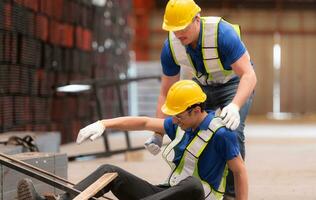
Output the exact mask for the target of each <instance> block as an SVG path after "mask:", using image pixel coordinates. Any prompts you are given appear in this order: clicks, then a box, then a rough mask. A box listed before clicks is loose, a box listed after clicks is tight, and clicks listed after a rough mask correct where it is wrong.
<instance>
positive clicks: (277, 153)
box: [61, 122, 316, 200]
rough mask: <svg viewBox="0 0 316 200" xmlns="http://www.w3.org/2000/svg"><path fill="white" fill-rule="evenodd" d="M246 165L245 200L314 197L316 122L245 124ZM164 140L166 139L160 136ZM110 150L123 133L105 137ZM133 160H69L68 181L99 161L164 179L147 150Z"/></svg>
mask: <svg viewBox="0 0 316 200" xmlns="http://www.w3.org/2000/svg"><path fill="white" fill-rule="evenodd" d="M150 134H151V133H148V132H135V133H132V135H131V139H132V146H135V147H136V146H141V145H142V144H143V142H144V141H145V140H146V138H147V137H148V136H149V135H150ZM246 138H247V140H246V149H247V157H246V166H247V170H248V176H249V199H251V200H252V199H255V200H298V199H299V200H303V199H304V200H316V156H315V155H316V123H307V124H301V123H300V124H296V123H287V124H279V123H277V124H276V123H269V124H267V123H251V122H250V123H248V125H247V128H246ZM165 140H166V138H165ZM110 145H111V149H120V148H124V146H125V145H124V137H123V135H122V134H111V135H110ZM103 149H104V147H103V141H102V140H97V141H95V142H90V141H89V142H86V143H84V144H82V145H76V144H67V145H63V146H62V147H61V151H62V152H65V153H68V155H77V154H80V153H89V152H90V153H91V152H100V151H102V150H103ZM135 154H136V160H133V161H126V155H124V154H120V155H115V156H112V157H108V158H100V159H94V160H89V161H74V162H70V163H69V170H68V172H69V173H68V176H69V180H71V181H73V182H77V181H79V180H81V179H82V178H84V177H85V176H86V175H88V174H89V173H90V172H92V171H93V170H94V169H96V168H97V167H98V166H99V165H101V164H104V163H110V164H114V165H117V166H120V167H121V168H124V169H126V170H128V171H130V172H132V173H134V174H135V175H137V176H139V177H142V178H144V179H146V180H148V181H150V182H152V183H154V184H158V183H160V182H162V181H163V180H164V178H165V177H167V175H168V172H169V169H168V166H167V164H166V163H164V161H163V160H162V158H161V154H159V155H158V156H152V155H150V154H149V153H148V152H147V151H146V150H143V151H138V152H135V153H134V155H135ZM107 196H108V197H113V195H111V194H109V195H107Z"/></svg>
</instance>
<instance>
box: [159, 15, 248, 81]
mask: <svg viewBox="0 0 316 200" xmlns="http://www.w3.org/2000/svg"><path fill="white" fill-rule="evenodd" d="M201 30H202V22H201ZM201 42H202V31H200V34H199V40H198V45H197V48H196V49H193V48H192V47H191V46H190V45H186V46H185V48H186V51H187V53H188V54H189V55H190V57H191V59H192V62H193V64H194V66H195V68H196V70H197V71H199V72H201V73H202V74H205V73H206V71H205V68H204V63H203V57H202V51H201V49H202V45H201ZM245 52H246V47H245V45H244V44H243V42H242V41H241V40H240V38H239V36H238V34H237V33H236V31H235V30H234V28H233V27H232V26H231V25H230V24H229V23H227V22H226V21H224V20H221V21H220V22H219V25H218V53H219V57H220V59H221V61H222V63H223V67H224V69H226V70H231V69H232V68H231V64H233V63H234V62H236V61H237V60H238V59H239V58H240V57H241V56H242V55H243V54H244V53H245ZM160 60H161V65H162V71H163V73H164V74H165V75H167V76H175V75H177V74H178V73H179V72H180V66H179V65H177V64H176V63H175V61H174V59H173V57H172V53H171V51H170V45H169V40H168V39H166V40H165V42H164V45H163V48H162V51H161V55H160Z"/></svg>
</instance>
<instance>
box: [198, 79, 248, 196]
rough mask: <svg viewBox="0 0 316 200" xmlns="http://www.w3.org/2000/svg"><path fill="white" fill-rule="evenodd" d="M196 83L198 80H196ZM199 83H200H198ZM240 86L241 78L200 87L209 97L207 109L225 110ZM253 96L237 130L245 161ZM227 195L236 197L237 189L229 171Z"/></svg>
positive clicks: (242, 114) (244, 107)
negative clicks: (246, 130)
mask: <svg viewBox="0 0 316 200" xmlns="http://www.w3.org/2000/svg"><path fill="white" fill-rule="evenodd" d="M195 81H196V80H195ZM196 82H197V83H198V81H196ZM238 84H239V78H238V77H236V78H234V79H233V80H230V81H228V82H227V83H225V84H217V85H209V86H203V85H200V86H201V87H202V89H203V91H204V92H205V93H206V95H207V99H206V109H211V110H216V109H218V108H221V109H223V108H224V107H225V106H227V105H228V104H229V103H231V101H232V100H233V98H234V96H235V95H236V92H237V88H238ZM253 96H254V95H253V94H252V95H251V96H250V97H249V99H248V100H247V102H246V103H245V104H244V105H243V107H241V108H240V111H239V114H240V124H239V126H238V128H237V129H236V130H235V132H236V133H237V136H238V143H239V144H238V145H239V148H240V154H241V156H242V158H243V159H245V154H246V150H245V134H244V128H245V121H246V117H247V115H248V111H249V109H250V106H251V104H252V100H253ZM225 194H227V195H229V196H235V189H234V176H233V174H232V172H231V171H230V170H229V173H228V176H227V179H226V191H225Z"/></svg>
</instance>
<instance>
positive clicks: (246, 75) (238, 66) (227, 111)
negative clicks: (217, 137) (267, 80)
mask: <svg viewBox="0 0 316 200" xmlns="http://www.w3.org/2000/svg"><path fill="white" fill-rule="evenodd" d="M231 66H232V69H233V70H234V72H235V73H236V74H237V75H238V76H239V77H240V82H239V85H238V88H237V92H236V94H235V96H234V98H233V100H232V102H230V103H229V104H228V105H227V106H226V107H224V108H223V110H222V112H221V115H220V116H221V117H222V118H223V122H224V123H225V125H226V127H227V128H229V129H232V130H235V129H236V128H237V127H238V126H239V123H240V116H239V110H240V108H241V107H242V106H243V105H244V104H245V102H246V101H247V99H248V98H249V97H250V95H251V94H252V92H253V90H254V88H255V86H256V83H257V77H256V73H255V71H254V70H253V67H252V65H251V63H250V57H249V54H248V52H247V51H246V52H245V53H244V54H243V55H242V56H241V57H240V58H239V59H238V60H237V61H236V62H234V63H233V64H232V65H231Z"/></svg>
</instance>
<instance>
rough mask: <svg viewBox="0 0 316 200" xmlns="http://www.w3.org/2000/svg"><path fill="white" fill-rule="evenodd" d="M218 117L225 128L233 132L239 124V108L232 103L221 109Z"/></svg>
mask: <svg viewBox="0 0 316 200" xmlns="http://www.w3.org/2000/svg"><path fill="white" fill-rule="evenodd" d="M220 117H221V118H222V119H223V122H224V124H226V127H227V128H229V129H231V130H235V129H236V128H237V127H238V126H239V123H240V116H239V107H238V106H237V105H236V104H234V103H230V104H228V105H227V106H225V107H224V108H223V110H222V112H221V115H220Z"/></svg>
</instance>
